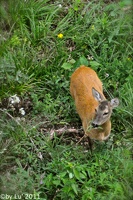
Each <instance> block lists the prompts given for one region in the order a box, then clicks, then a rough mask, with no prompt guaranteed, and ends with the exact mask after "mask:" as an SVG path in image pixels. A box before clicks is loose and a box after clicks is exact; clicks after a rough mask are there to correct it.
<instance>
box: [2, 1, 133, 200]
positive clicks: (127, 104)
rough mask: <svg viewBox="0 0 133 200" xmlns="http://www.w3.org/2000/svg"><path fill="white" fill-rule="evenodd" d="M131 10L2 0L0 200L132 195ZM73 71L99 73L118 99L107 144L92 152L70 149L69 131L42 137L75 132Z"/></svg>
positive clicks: (121, 5)
mask: <svg viewBox="0 0 133 200" xmlns="http://www.w3.org/2000/svg"><path fill="white" fill-rule="evenodd" d="M13 5H14V6H13ZM131 11H132V4H131V2H130V1H127V0H123V1H118V2H115V1H106V2H105V1H99V2H95V1H91V2H86V1H77V0H76V1H63V2H62V1H55V2H53V1H48V0H46V1H41V0H39V1H33V0H30V1H24V0H22V1H16V0H15V1H14V0H10V1H9V0H8V1H6V2H5V1H1V5H0V17H1V24H0V36H1V39H0V43H1V52H0V100H1V101H0V141H1V144H0V153H1V160H0V171H1V173H0V180H1V183H0V185H1V187H0V192H1V193H2V194H7V195H12V196H11V197H12V199H15V196H14V194H16V195H22V194H25V195H26V194H32V195H33V196H32V197H31V199H35V197H36V198H37V199H82V200H85V199H88V200H89V199H90V200H95V199H97V200H99V199H102V200H104V199H107V198H108V199H109V200H113V199H116V200H119V199H123V200H127V199H128V200H129V199H132V198H133V193H132V188H133V181H132V169H133V164H132V141H133V140H132V130H133V126H132V117H133V110H132V101H133V95H132V94H133V88H132V81H133V80H132V79H133V78H132V72H133V70H132V69H133V65H132V59H133V57H132V50H133V46H132V17H131V14H132V12H131ZM81 64H84V65H86V66H90V67H92V68H93V69H94V70H95V71H96V72H97V73H98V75H99V77H100V78H101V80H102V81H103V84H104V90H105V94H106V96H107V98H108V99H111V98H112V96H118V98H119V99H120V106H119V108H117V110H116V111H114V113H113V116H112V134H111V137H110V139H109V140H108V141H107V142H106V143H99V142H95V145H94V146H95V147H94V150H93V155H90V152H88V151H86V148H85V146H82V145H75V141H74V140H73V138H74V137H77V136H74V135H73V134H71V135H68V134H66V133H64V134H63V135H62V136H61V137H56V136H55V138H54V139H53V140H49V135H50V134H54V131H55V129H56V128H57V129H60V128H62V127H68V128H71V127H72V126H74V127H76V128H77V127H78V128H79V127H80V125H81V124H80V123H81V122H80V120H79V117H78V115H77V114H76V112H75V108H74V103H73V100H72V99H71V97H70V94H69V82H70V76H71V74H72V73H73V71H74V70H75V69H76V68H77V67H79V66H80V65H81ZM12 102H13V103H12ZM64 132H65V131H64ZM78 139H79V138H78ZM24 197H25V198H26V196H24ZM28 198H30V197H28Z"/></svg>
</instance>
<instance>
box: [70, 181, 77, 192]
mask: <svg viewBox="0 0 133 200" xmlns="http://www.w3.org/2000/svg"><path fill="white" fill-rule="evenodd" d="M71 186H72V189H73V191H74V192H75V194H78V191H77V185H75V184H74V183H72V185H71Z"/></svg>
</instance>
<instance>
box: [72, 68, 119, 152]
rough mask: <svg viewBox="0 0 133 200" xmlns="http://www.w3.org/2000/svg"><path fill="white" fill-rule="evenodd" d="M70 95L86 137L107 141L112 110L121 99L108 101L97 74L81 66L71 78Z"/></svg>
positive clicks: (90, 144) (90, 143)
mask: <svg viewBox="0 0 133 200" xmlns="http://www.w3.org/2000/svg"><path fill="white" fill-rule="evenodd" d="M70 94H71V96H72V98H73V99H74V101H75V106H76V110H77V113H78V115H79V117H80V119H81V121H82V127H83V130H84V136H83V137H88V140H89V146H90V149H91V151H92V142H91V139H94V140H99V141H104V140H107V139H108V137H109V136H110V132H111V120H110V117H111V114H112V110H113V109H114V108H115V107H117V106H118V105H119V99H118V98H113V99H111V101H108V100H107V99H106V98H105V96H104V94H103V84H102V82H101V80H100V79H99V77H98V75H97V73H96V72H95V71H94V70H93V69H92V68H90V67H86V66H84V65H81V66H80V67H79V68H77V69H76V70H75V71H74V72H73V74H72V75H71V78H70Z"/></svg>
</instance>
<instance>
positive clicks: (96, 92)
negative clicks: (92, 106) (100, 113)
mask: <svg viewBox="0 0 133 200" xmlns="http://www.w3.org/2000/svg"><path fill="white" fill-rule="evenodd" d="M92 94H93V97H94V98H95V99H96V100H97V101H99V102H100V101H102V100H103V96H102V95H101V94H100V93H99V92H98V91H97V90H96V89H95V88H92Z"/></svg>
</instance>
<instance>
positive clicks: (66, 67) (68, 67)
mask: <svg viewBox="0 0 133 200" xmlns="http://www.w3.org/2000/svg"><path fill="white" fill-rule="evenodd" d="M72 67H73V66H72V65H71V64H70V63H67V62H66V63H63V65H62V66H61V68H63V69H65V70H69V69H71V68H72Z"/></svg>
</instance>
